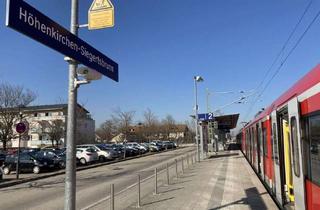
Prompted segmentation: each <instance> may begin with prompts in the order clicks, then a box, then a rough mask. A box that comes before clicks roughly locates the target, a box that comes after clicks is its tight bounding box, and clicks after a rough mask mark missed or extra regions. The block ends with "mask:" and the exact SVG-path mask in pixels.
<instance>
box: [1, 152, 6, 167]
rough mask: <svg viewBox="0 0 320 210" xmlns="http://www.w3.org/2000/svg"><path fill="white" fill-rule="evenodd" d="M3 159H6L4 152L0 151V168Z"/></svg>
mask: <svg viewBox="0 0 320 210" xmlns="http://www.w3.org/2000/svg"><path fill="white" fill-rule="evenodd" d="M5 159H6V153H5V152H4V151H0V166H2V164H3V162H4V160H5Z"/></svg>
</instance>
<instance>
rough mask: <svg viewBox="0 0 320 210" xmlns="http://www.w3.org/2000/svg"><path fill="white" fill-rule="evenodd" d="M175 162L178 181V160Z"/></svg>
mask: <svg viewBox="0 0 320 210" xmlns="http://www.w3.org/2000/svg"><path fill="white" fill-rule="evenodd" d="M174 161H175V162H176V176H177V179H178V176H179V175H178V160H177V159H175V160H174Z"/></svg>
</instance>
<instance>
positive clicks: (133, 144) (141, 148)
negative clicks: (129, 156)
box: [126, 142, 147, 154]
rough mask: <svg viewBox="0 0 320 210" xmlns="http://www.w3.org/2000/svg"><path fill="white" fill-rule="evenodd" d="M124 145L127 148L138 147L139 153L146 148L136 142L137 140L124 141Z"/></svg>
mask: <svg viewBox="0 0 320 210" xmlns="http://www.w3.org/2000/svg"><path fill="white" fill-rule="evenodd" d="M126 146H127V147H129V148H134V149H138V151H139V153H140V154H141V153H142V154H143V153H146V152H147V149H146V148H145V147H143V146H142V145H140V144H138V143H137V142H128V143H126Z"/></svg>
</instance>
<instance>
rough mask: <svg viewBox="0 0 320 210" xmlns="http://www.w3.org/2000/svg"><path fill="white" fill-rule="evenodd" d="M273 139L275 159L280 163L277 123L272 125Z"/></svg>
mask: <svg viewBox="0 0 320 210" xmlns="http://www.w3.org/2000/svg"><path fill="white" fill-rule="evenodd" d="M272 140H273V146H274V148H273V152H274V159H275V161H276V164H278V165H279V152H278V138H277V125H276V124H275V123H273V125H272Z"/></svg>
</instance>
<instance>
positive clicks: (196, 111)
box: [194, 77, 200, 162]
mask: <svg viewBox="0 0 320 210" xmlns="http://www.w3.org/2000/svg"><path fill="white" fill-rule="evenodd" d="M194 99H195V119H196V120H195V126H196V137H195V139H196V144H197V157H198V161H199V162H200V152H199V140H198V88H197V79H196V77H194Z"/></svg>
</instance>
